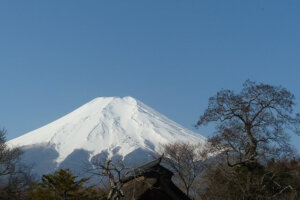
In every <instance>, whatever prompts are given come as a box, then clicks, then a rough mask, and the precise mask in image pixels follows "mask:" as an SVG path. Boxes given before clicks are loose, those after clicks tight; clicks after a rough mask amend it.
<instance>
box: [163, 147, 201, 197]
mask: <svg viewBox="0 0 300 200" xmlns="http://www.w3.org/2000/svg"><path fill="white" fill-rule="evenodd" d="M163 154H164V155H165V156H164V163H165V164H166V165H167V166H168V167H169V168H170V169H171V170H172V171H173V172H174V173H175V176H177V177H178V179H179V181H180V183H181V184H182V185H183V186H184V190H185V193H186V195H187V196H189V197H190V196H191V195H190V191H191V188H192V185H193V183H194V181H195V179H196V178H197V177H198V176H199V175H200V174H201V172H202V171H203V169H204V164H203V160H204V159H205V158H206V153H205V152H204V147H202V146H201V145H196V144H190V143H183V142H177V143H173V144H165V145H163Z"/></svg>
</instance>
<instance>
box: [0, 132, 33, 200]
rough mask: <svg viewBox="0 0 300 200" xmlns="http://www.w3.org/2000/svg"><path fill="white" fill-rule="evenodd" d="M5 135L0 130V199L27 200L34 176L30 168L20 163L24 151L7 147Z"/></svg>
mask: <svg viewBox="0 0 300 200" xmlns="http://www.w3.org/2000/svg"><path fill="white" fill-rule="evenodd" d="M5 133H6V131H5V130H4V129H2V130H0V199H5V200H15V199H25V195H26V193H27V189H28V186H29V183H30V182H31V181H32V180H33V176H32V174H31V171H30V168H29V167H27V166H24V165H23V164H21V163H20V158H21V155H22V151H21V150H20V149H19V148H10V147H9V146H8V145H7V143H6V140H5Z"/></svg>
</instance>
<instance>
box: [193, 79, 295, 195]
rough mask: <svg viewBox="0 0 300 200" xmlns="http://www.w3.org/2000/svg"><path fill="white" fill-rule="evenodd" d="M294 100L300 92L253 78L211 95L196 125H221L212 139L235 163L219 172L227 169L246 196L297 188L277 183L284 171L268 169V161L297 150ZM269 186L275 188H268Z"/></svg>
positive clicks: (215, 147) (213, 147)
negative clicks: (236, 89)
mask: <svg viewBox="0 0 300 200" xmlns="http://www.w3.org/2000/svg"><path fill="white" fill-rule="evenodd" d="M294 105H295V97H294V95H293V94H292V93H290V92H289V91H288V90H287V89H285V88H283V87H281V86H279V87H277V86H271V85H268V84H262V83H261V84H256V83H255V82H251V81H249V80H247V81H246V82H245V83H244V84H243V88H242V90H241V92H239V93H234V92H233V91H232V90H221V91H219V92H218V93H217V94H216V95H215V96H213V97H211V98H210V99H209V104H208V108H207V109H206V110H205V111H204V113H203V114H202V115H201V116H200V119H199V121H198V122H197V125H196V126H202V125H205V124H207V123H211V122H214V123H215V124H216V134H215V136H213V137H212V138H210V139H209V144H210V147H211V150H212V152H213V153H218V154H219V155H224V157H225V160H226V163H227V166H228V167H229V169H230V168H232V170H227V169H226V168H225V167H223V168H220V169H221V170H225V171H224V172H222V173H221V172H220V170H219V169H217V171H219V172H220V173H221V174H224V177H225V179H224V180H227V183H229V182H228V180H229V179H230V178H231V179H232V178H233V181H230V183H231V184H235V185H236V186H237V188H239V189H240V190H239V191H241V193H243V194H244V196H243V198H244V199H251V198H252V197H253V195H256V194H255V193H259V192H261V193H262V194H267V193H268V192H270V191H271V194H269V197H268V198H272V196H274V195H277V194H278V195H279V193H282V192H281V191H282V189H284V188H286V189H289V188H291V187H289V186H288V185H284V184H280V183H278V182H276V181H275V179H276V177H278V176H277V175H276V174H278V173H274V172H272V171H268V169H267V168H266V167H265V164H264V163H266V162H267V161H268V160H270V159H271V158H272V159H275V160H276V159H277V160H279V159H280V158H281V157H283V156H282V155H284V156H290V155H292V154H293V151H292V148H291V146H290V145H289V133H290V132H294V133H296V134H298V135H299V134H300V129H299V125H300V115H299V114H294V113H293V108H294ZM219 172H218V173H219ZM227 172H230V173H231V174H229V173H227ZM244 174H246V175H245V176H244ZM226 177H229V178H226ZM268 185H272V189H270V190H268V189H267V188H268ZM274 188H277V189H276V190H275V189H274ZM286 189H284V190H286ZM251 191H252V192H251ZM253 191H255V192H253ZM256 197H257V196H256ZM268 198H267V197H265V196H264V197H262V199H268ZM257 199H259V198H257Z"/></svg>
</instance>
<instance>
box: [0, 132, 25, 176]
mask: <svg viewBox="0 0 300 200" xmlns="http://www.w3.org/2000/svg"><path fill="white" fill-rule="evenodd" d="M5 133H6V131H5V130H3V129H2V130H0V177H1V176H5V175H9V174H12V173H14V172H15V171H16V165H17V163H18V162H19V159H20V156H21V150H20V149H19V148H9V147H8V146H7V144H6V140H5Z"/></svg>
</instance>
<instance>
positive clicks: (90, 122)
mask: <svg viewBox="0 0 300 200" xmlns="http://www.w3.org/2000/svg"><path fill="white" fill-rule="evenodd" d="M175 141H187V142H192V143H195V142H200V143H202V142H204V141H205V138H204V137H203V136H201V135H199V134H196V133H193V132H192V131H189V130H187V129H185V128H183V127H182V126H180V125H178V124H177V123H175V122H173V121H171V120H169V119H168V118H167V117H165V116H163V115H161V114H160V113H158V112H156V111H154V110H153V109H151V108H150V107H148V106H146V105H145V104H143V103H142V102H140V101H138V100H136V99H134V98H132V97H124V98H118V97H100V98H96V99H94V100H92V101H90V102H88V103H87V104H85V105H83V106H81V107H80V108H78V109H76V110H75V111H73V112H71V113H70V114H68V115H66V116H64V117H62V118H60V119H58V120H56V121H54V122H52V123H50V124H48V125H46V126H43V127H41V128H39V129H36V130H34V131H32V132H29V133H27V134H25V135H23V136H20V137H18V138H15V139H13V140H10V141H9V142H8V144H9V145H12V146H19V147H22V148H23V149H24V151H25V155H24V162H26V163H27V164H28V163H29V164H33V165H34V169H35V171H36V172H37V173H38V174H43V173H48V172H51V171H53V169H55V168H57V167H70V168H74V167H75V166H78V167H79V163H80V162H81V161H86V162H88V161H90V160H91V159H92V158H93V157H95V156H97V155H105V156H107V157H113V156H118V157H121V158H123V159H125V158H126V159H127V161H128V162H133V161H136V160H141V159H145V160H147V156H148V155H150V154H151V153H152V154H155V153H157V152H159V150H160V148H161V145H162V144H165V143H168V142H175Z"/></svg>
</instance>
